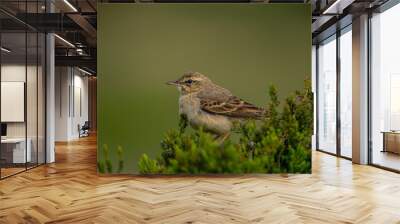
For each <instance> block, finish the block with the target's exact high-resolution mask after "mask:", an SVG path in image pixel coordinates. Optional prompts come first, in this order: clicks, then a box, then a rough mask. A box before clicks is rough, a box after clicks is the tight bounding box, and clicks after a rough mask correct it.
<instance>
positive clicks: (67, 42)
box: [54, 34, 75, 48]
mask: <svg viewBox="0 0 400 224" xmlns="http://www.w3.org/2000/svg"><path fill="white" fill-rule="evenodd" d="M54 36H55V37H57V38H58V39H59V40H61V41H62V42H64V43H66V44H67V45H68V46H70V47H73V48H75V45H73V44H72V43H71V42H69V41H68V40H66V39H64V38H62V37H61V36H59V35H58V34H54Z"/></svg>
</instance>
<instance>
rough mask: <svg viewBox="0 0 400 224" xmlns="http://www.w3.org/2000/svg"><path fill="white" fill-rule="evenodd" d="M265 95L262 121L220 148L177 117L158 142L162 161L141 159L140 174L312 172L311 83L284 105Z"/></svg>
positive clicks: (273, 94) (242, 127) (242, 128)
mask: <svg viewBox="0 0 400 224" xmlns="http://www.w3.org/2000/svg"><path fill="white" fill-rule="evenodd" d="M268 94H269V102H268V104H267V108H268V111H267V112H268V113H267V116H266V117H265V118H264V119H263V120H262V121H252V120H250V121H247V122H245V123H241V124H237V125H236V128H235V131H236V132H237V134H238V136H239V137H238V140H236V141H233V140H230V139H228V140H226V141H225V142H223V143H221V142H219V141H218V140H215V137H214V136H212V135H210V134H209V133H206V132H204V131H202V130H197V131H194V130H191V131H189V130H188V128H187V126H188V121H187V119H186V118H185V117H184V116H181V119H180V122H179V129H178V130H170V131H168V132H167V133H166V134H165V137H164V139H163V140H162V141H161V149H162V153H161V154H160V156H159V157H158V158H157V159H151V158H149V157H148V156H147V155H146V154H143V155H142V157H141V158H140V160H139V163H138V166H139V171H140V173H141V174H210V173H232V174H241V173H311V136H312V132H313V95H312V92H311V82H310V80H306V81H305V87H304V89H303V90H302V91H296V92H295V93H294V94H293V95H291V96H289V97H288V98H286V100H285V101H284V102H283V103H281V102H280V101H279V100H278V99H279V97H278V91H277V89H276V88H275V87H274V86H271V87H270V88H269V92H268ZM106 165H107V157H106ZM106 168H107V166H106ZM99 170H100V166H99ZM107 170H108V168H107Z"/></svg>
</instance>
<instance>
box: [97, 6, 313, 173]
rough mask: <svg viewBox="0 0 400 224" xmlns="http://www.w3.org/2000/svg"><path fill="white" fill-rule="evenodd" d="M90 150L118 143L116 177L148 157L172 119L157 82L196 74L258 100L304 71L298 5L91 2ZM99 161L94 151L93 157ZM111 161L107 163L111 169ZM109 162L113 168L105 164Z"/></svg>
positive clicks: (305, 43) (297, 81)
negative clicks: (93, 141)
mask: <svg viewBox="0 0 400 224" xmlns="http://www.w3.org/2000/svg"><path fill="white" fill-rule="evenodd" d="M98 8H99V12H98V49H99V50H98V146H99V147H98V148H99V151H100V149H101V148H102V147H101V146H102V145H103V144H107V145H108V146H109V147H110V151H111V152H110V154H111V158H112V160H113V161H114V164H117V158H116V152H115V151H116V147H117V145H121V146H122V147H123V148H124V163H125V168H124V173H137V170H138V168H137V161H138V159H139V157H140V156H141V154H143V153H147V154H148V155H149V156H150V157H153V158H155V157H156V155H158V154H159V152H160V145H159V144H160V141H161V139H162V137H163V134H164V133H165V132H166V131H167V130H169V129H172V128H176V127H177V124H178V119H179V116H178V91H177V90H176V89H175V88H174V87H171V86H167V85H165V82H166V81H169V80H175V79H177V78H179V77H180V76H181V75H182V74H183V73H184V72H185V71H198V72H201V73H203V74H205V75H207V76H208V77H210V78H211V79H212V80H213V81H214V82H215V83H217V84H220V85H221V86H224V87H225V88H228V89H230V90H231V91H232V93H233V94H235V95H237V96H239V97H241V98H243V99H245V100H247V101H249V102H252V103H254V104H256V105H258V106H264V105H266V102H267V89H268V86H269V85H271V84H274V85H275V86H276V87H277V88H278V92H279V95H280V97H281V98H284V97H286V96H288V95H289V94H290V93H292V92H293V91H294V90H297V89H301V88H302V87H303V80H304V79H305V77H309V76H311V10H310V6H309V5H306V4H110V3H103V4H98ZM98 159H102V153H98ZM115 166H116V165H115ZM115 166H114V167H115Z"/></svg>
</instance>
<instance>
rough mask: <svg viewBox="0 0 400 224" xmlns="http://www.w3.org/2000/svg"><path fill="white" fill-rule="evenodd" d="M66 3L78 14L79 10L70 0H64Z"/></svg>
mask: <svg viewBox="0 0 400 224" xmlns="http://www.w3.org/2000/svg"><path fill="white" fill-rule="evenodd" d="M64 3H65V4H67V5H68V6H69V7H70V8H71V9H72V10H73V11H74V12H78V10H77V9H76V8H75V7H74V6H73V5H72V4H71V3H70V2H69V1H68V0H64Z"/></svg>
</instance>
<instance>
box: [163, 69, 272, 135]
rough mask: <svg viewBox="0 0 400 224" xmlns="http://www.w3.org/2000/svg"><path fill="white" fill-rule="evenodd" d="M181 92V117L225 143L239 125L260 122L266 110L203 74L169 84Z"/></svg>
mask: <svg viewBox="0 0 400 224" xmlns="http://www.w3.org/2000/svg"><path fill="white" fill-rule="evenodd" d="M167 84H168V85H172V86H176V87H177V88H178V90H179V93H180V96H179V114H180V115H184V116H185V117H186V118H187V120H188V121H189V124H190V126H191V127H192V128H194V129H199V128H202V129H203V130H204V131H206V132H209V133H212V134H214V135H216V138H217V139H220V140H221V142H223V141H225V140H226V139H227V138H228V137H229V136H230V133H231V130H232V128H233V125H234V122H235V121H243V120H249V119H253V120H260V119H262V118H263V117H265V114H266V110H265V109H264V108H262V107H257V106H255V105H253V104H251V103H248V102H246V101H244V100H242V99H241V98H239V97H237V96H235V95H233V94H232V93H231V91H229V90H228V89H226V88H224V87H222V86H219V85H217V84H215V83H214V82H213V81H212V80H211V79H210V78H208V77H207V76H205V75H203V74H201V73H199V72H185V73H184V74H183V76H181V77H180V78H179V79H177V80H175V81H169V82H167Z"/></svg>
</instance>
